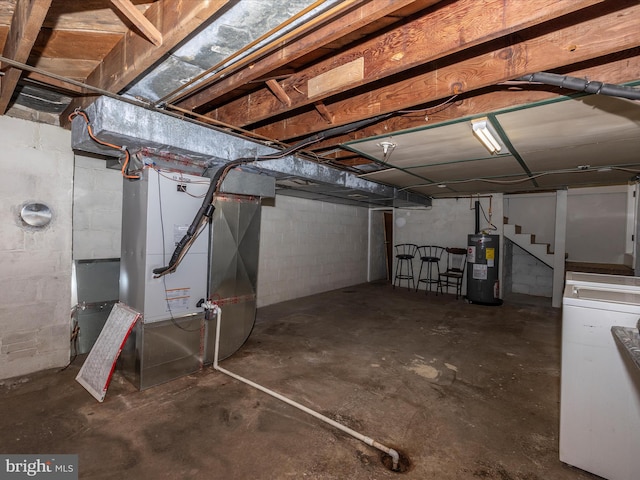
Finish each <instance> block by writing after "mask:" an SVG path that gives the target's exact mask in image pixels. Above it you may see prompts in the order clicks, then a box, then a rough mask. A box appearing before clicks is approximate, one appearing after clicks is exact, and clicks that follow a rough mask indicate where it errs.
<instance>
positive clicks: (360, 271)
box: [258, 195, 369, 307]
mask: <svg viewBox="0 0 640 480" xmlns="http://www.w3.org/2000/svg"><path fill="white" fill-rule="evenodd" d="M368 216H369V215H368V209H366V208H360V207H349V206H344V205H334V204H330V203H324V202H318V201H313V200H306V199H300V198H293V197H286V196H280V195H278V196H276V202H275V207H270V206H263V207H262V219H261V224H262V226H261V231H260V261H259V266H258V306H259V307H261V306H265V305H270V304H273V303H277V302H282V301H284V300H289V299H293V298H298V297H303V296H307V295H312V294H314V293H320V292H324V291H328V290H333V289H336V288H342V287H346V286H349V285H356V284H359V283H363V282H366V281H367V249H368V223H369V222H368Z"/></svg>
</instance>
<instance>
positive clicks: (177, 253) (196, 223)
mask: <svg viewBox="0 0 640 480" xmlns="http://www.w3.org/2000/svg"><path fill="white" fill-rule="evenodd" d="M393 114H394V113H385V114H383V115H377V116H375V117H372V118H368V119H365V120H360V121H358V122H353V123H349V124H346V125H341V126H339V127H334V128H330V129H328V130H324V131H322V132H318V133H316V134H314V135H311V136H309V137H306V138H304V139H302V140H301V141H299V142H297V143H295V144H294V145H292V146H290V147H288V148H285V149H283V150H280V151H279V152H275V153H272V154H267V155H259V156H256V157H245V158H238V159H235V160H231V161H230V162H228V163H227V164H225V165H224V166H223V167H221V168H219V169H218V170H217V171H216V172H215V174H214V175H213V177H212V178H211V184H210V185H209V189H208V190H207V193H206V195H205V196H204V199H203V201H202V205H201V206H200V208H199V209H198V212H197V213H196V215H195V217H194V219H193V221H192V222H191V225H189V228H188V229H187V233H185V235H184V236H183V237H182V239H180V241H179V242H178V244H177V245H176V248H175V250H174V252H173V255H172V256H171V259H170V260H169V263H168V264H167V265H166V266H163V267H159V268H154V269H153V274H154V278H159V277H161V276H163V275H167V274H169V273H172V272H174V271H175V270H176V268H177V267H178V265H179V263H180V261H181V260H182V258H183V257H184V256H185V255H186V253H187V251H188V250H189V247H190V246H191V244H192V243H193V242H194V241H195V238H194V236H196V234H198V231H199V230H200V229H201V228H202V227H203V226H204V225H206V223H207V222H209V221H211V218H212V216H213V212H214V210H215V207H214V206H213V202H214V199H215V196H216V194H217V193H218V192H219V191H220V187H221V186H222V182H223V181H224V179H225V177H226V176H227V174H228V173H229V172H230V171H231V170H232V169H234V168H237V167H239V166H241V165H244V164H247V163H253V162H260V161H266V160H276V159H279V158H283V157H286V156H287V155H291V154H293V153H295V152H296V151H298V150H301V149H303V148H304V147H306V146H308V145H311V144H313V143H316V142H319V141H321V140H324V139H326V138H329V137H333V136H336V135H342V134H345V133H348V132H351V131H353V130H356V129H358V128H362V127H364V126H366V125H369V124H371V123H374V122H378V121H380V120H383V119H386V118H388V117H390V116H391V115H393Z"/></svg>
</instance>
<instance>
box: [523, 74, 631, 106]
mask: <svg viewBox="0 0 640 480" xmlns="http://www.w3.org/2000/svg"><path fill="white" fill-rule="evenodd" d="M516 80H517V81H523V82H536V83H544V84H546V85H553V86H556V87H562V88H569V89H571V90H576V91H577V92H586V93H593V94H597V95H598V94H599V95H608V96H611V97H621V98H627V99H630V100H640V90H639V89H636V88H632V87H627V86H625V85H615V84H612V83H603V82H596V81H592V80H585V79H584V78H578V77H568V76H566V75H558V74H556V73H548V72H538V73H532V74H530V75H525V76H523V77H520V78H517V79H516Z"/></svg>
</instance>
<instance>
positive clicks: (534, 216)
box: [504, 192, 556, 245]
mask: <svg viewBox="0 0 640 480" xmlns="http://www.w3.org/2000/svg"><path fill="white" fill-rule="evenodd" d="M504 216H505V217H508V218H509V222H508V223H510V224H512V225H520V226H521V227H522V233H533V234H535V236H536V242H537V243H548V244H549V245H553V242H554V238H555V218H556V194H555V192H545V193H527V194H519V195H505V196H504Z"/></svg>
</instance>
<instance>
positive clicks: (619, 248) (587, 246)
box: [567, 186, 627, 264]
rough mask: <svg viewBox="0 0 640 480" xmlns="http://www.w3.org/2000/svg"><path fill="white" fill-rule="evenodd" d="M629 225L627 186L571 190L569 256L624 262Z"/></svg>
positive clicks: (586, 259) (617, 262)
mask: <svg viewBox="0 0 640 480" xmlns="http://www.w3.org/2000/svg"><path fill="white" fill-rule="evenodd" d="M626 228H627V187H626V186H617V187H606V188H580V189H571V190H569V192H568V198H567V253H568V254H569V258H568V259H567V260H569V261H571V262H596V263H615V264H623V263H624V262H625V251H626Z"/></svg>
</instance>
